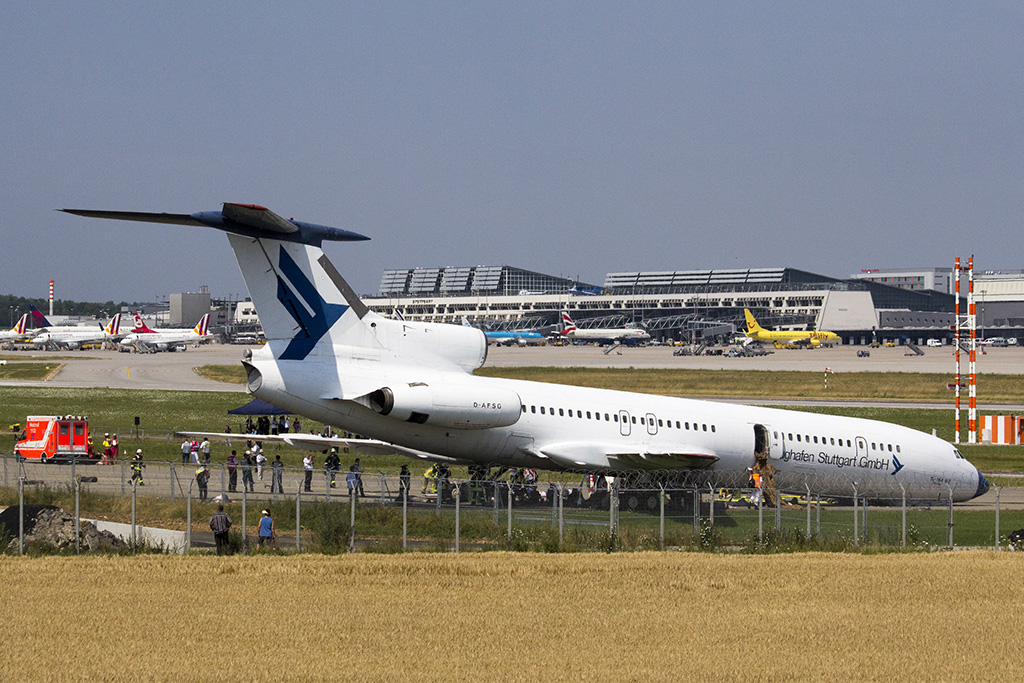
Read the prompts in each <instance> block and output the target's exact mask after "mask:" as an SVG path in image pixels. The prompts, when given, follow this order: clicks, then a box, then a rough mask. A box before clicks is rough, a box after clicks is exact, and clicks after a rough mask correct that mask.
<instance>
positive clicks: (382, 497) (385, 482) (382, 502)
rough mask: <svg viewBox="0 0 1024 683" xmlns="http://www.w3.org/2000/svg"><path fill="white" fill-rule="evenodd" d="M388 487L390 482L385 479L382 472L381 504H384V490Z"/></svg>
mask: <svg viewBox="0 0 1024 683" xmlns="http://www.w3.org/2000/svg"><path fill="white" fill-rule="evenodd" d="M387 487H388V483H387V481H386V480H385V479H384V473H383V472H381V473H380V504H381V505H383V504H384V491H385V489H387Z"/></svg>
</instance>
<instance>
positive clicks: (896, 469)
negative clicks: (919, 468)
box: [890, 455, 903, 477]
mask: <svg viewBox="0 0 1024 683" xmlns="http://www.w3.org/2000/svg"><path fill="white" fill-rule="evenodd" d="M892 463H893V465H895V466H896V467H894V468H893V470H892V472H890V474H891V475H892V476H894V477H895V476H896V473H897V472H899V471H900V470H902V469H903V463H901V462H900V459H899V458H897V457H896V456H895V455H894V456H892Z"/></svg>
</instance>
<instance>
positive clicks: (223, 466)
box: [220, 463, 228, 500]
mask: <svg viewBox="0 0 1024 683" xmlns="http://www.w3.org/2000/svg"><path fill="white" fill-rule="evenodd" d="M227 476H228V470H227V465H226V464H224V463H221V464H220V499H221V500H224V494H225V492H226V489H225V486H224V482H225V480H226V479H227Z"/></svg>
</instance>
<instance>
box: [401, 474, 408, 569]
mask: <svg viewBox="0 0 1024 683" xmlns="http://www.w3.org/2000/svg"><path fill="white" fill-rule="evenodd" d="M408 544H409V489H408V488H405V489H404V490H403V491H402V552H403V553H404V552H405V551H406V550H407V548H408Z"/></svg>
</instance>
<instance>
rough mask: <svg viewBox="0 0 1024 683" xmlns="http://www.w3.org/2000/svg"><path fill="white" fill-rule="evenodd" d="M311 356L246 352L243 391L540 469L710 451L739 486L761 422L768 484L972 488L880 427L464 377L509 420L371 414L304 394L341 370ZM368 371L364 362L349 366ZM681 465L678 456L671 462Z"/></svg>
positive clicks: (910, 491) (932, 440) (425, 444)
mask: <svg viewBox="0 0 1024 683" xmlns="http://www.w3.org/2000/svg"><path fill="white" fill-rule="evenodd" d="M311 361H312V359H310V358H307V359H306V360H304V361H302V362H295V361H275V360H274V358H273V356H272V351H271V349H270V348H269V345H268V347H263V348H262V349H259V350H257V351H255V352H254V353H253V356H252V359H251V362H252V364H253V365H254V366H255V367H257V368H258V369H259V370H260V372H261V374H262V378H261V382H260V386H259V387H258V388H256V390H255V392H254V393H255V394H256V395H258V396H259V397H261V398H264V399H265V400H267V401H270V402H272V403H274V404H275V405H278V406H281V407H283V408H288V409H290V410H293V411H294V412H296V413H300V414H303V415H308V416H310V417H313V418H315V419H318V420H321V421H323V422H325V423H329V424H332V425H334V426H337V427H339V428H341V429H345V430H348V431H352V432H355V433H358V434H363V435H365V436H369V437H373V438H378V439H382V440H385V441H389V442H391V443H395V444H398V445H401V446H405V447H408V448H414V449H417V450H422V451H427V452H430V453H436V454H440V455H445V456H449V457H454V458H460V459H465V460H471V461H478V462H482V463H490V464H495V465H498V464H500V465H508V466H527V467H537V468H544V469H581V470H616V469H651V470H655V469H657V470H665V469H673V467H672V466H671V463H672V461H673V457H674V456H673V454H679V453H683V454H686V453H696V454H702V455H704V456H713V458H717V460H714V462H713V464H710V466H708V467H707V468H705V469H706V472H707V473H708V476H709V477H710V478H711V480H712V481H714V482H717V483H718V484H720V485H743V482H745V481H746V478H747V468H749V467H752V466H753V465H754V462H755V460H754V449H755V439H756V436H755V434H756V430H757V429H760V430H761V432H762V433H763V434H764V435H766V436H765V440H766V441H767V442H768V443H767V444H766V445H767V446H768V450H769V462H771V464H772V465H774V467H775V469H776V472H777V474H776V480H777V481H778V482H779V483H780V485H783V486H786V485H788V486H790V487H793V488H795V489H797V490H803V489H804V486H805V484H806V483H808V482H810V485H811V487H812V492H816V493H823V494H826V495H852V494H853V493H854V487H855V486H856V492H857V494H858V495H861V496H864V495H868V496H871V495H874V496H879V497H881V496H884V497H888V498H896V499H898V498H899V497H900V496H901V494H902V492H903V491H905V492H906V496H907V499H908V500H946V499H948V498H949V497H950V496H951V495H952V497H953V499H954V500H969V499H971V498H973V497H975V495H977V492H978V490H979V475H978V472H977V470H976V469H975V468H974V467H973V466H972V465H971V464H970V463H969V462H967V461H966V460H964V459H963V458H962V457H960V456H959V453H958V452H957V451H956V450H955V449H954V448H953V446H951V445H950V444H948V443H947V442H945V441H942V440H941V439H938V438H936V437H933V436H930V435H928V434H925V433H922V432H919V431H916V430H912V429H909V428H906V427H902V426H899V425H894V424H890V423H885V422H878V421H874V420H863V419H859V418H849V417H838V416H831V415H819V414H813V413H804V412H798V411H789V410H781V409H775V408H763V407H756V406H742V405H732V404H724V403H716V402H711V401H701V400H694V399H683V398H673V397H666V396H655V395H648V394H635V393H629V392H622V391H612V390H603V389H591V388H585V387H574V386H564V385H557V384H547V383H540V382H528V381H520V380H506V379H496V378H485V377H476V376H472V375H468V374H467V375H466V376H465V377H460V378H459V379H458V383H459V385H460V386H463V387H465V388H466V389H465V390H467V391H469V392H471V393H475V394H477V395H479V396H480V397H487V396H492V395H495V393H496V392H505V394H504V395H506V396H507V395H508V392H509V390H511V392H514V394H515V395H517V396H518V398H519V401H520V403H521V405H520V406H519V410H520V415H519V419H518V420H517V421H516V422H515V423H514V424H511V425H509V426H504V427H493V428H483V429H458V428H450V427H436V426H432V425H430V424H415V423H412V422H407V421H400V420H396V419H394V418H391V417H387V416H382V415H380V414H378V413H377V412H375V411H374V410H371V409H370V408H369V407H366V406H364V405H362V404H360V403H358V402H355V401H345V400H337V399H322V398H321V399H311V398H310V397H311V396H327V395H331V391H330V389H329V388H328V389H327V390H326V391H325V384H324V383H325V378H330V377H337V378H339V381H340V378H344V377H345V376H346V365H348V361H346V360H345V359H343V358H337V357H330V356H328V357H326V358H321V359H320V362H319V365H320V368H319V369H316V368H315V367H311V366H313V365H316V363H314V362H311ZM367 369H368V368H367V364H366V363H360V364H358V367H353V368H352V370H353V372H357V373H360V374H362V373H364V372H365V371H366V370H367ZM379 371H380V372H379V376H380V377H381V381H382V382H384V381H386V378H388V377H392V378H394V377H396V376H398V375H401V374H403V373H402V370H401V368H393V367H387V366H383V365H382V366H381V367H380V368H379ZM449 374H450V373H437V374H435V375H433V376H431V375H430V374H424V373H423V372H422V371H419V372H417V373H416V375H415V376H416V378H417V381H420V382H424V383H427V384H429V383H431V382H445V381H449V382H450V381H451V379H450V377H448V375H449ZM410 376H411V375H410ZM338 386H339V387H340V384H339V385H338ZM616 453H622V454H632V455H633V456H634V457H632V458H630V459H628V460H627V459H617V458H616V457H615V455H614V454H616ZM609 454H611V455H609ZM637 454H639V455H640V457H639V458H637V457H636V455H637ZM644 454H647V455H646V459H645V457H644ZM690 464H691V463H690V461H687V460H685V459H680V460H679V461H678V465H677V467H678V469H680V470H683V469H688V466H689V465H690ZM645 465H646V466H645ZM900 485H902V486H903V489H901V488H900Z"/></svg>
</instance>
